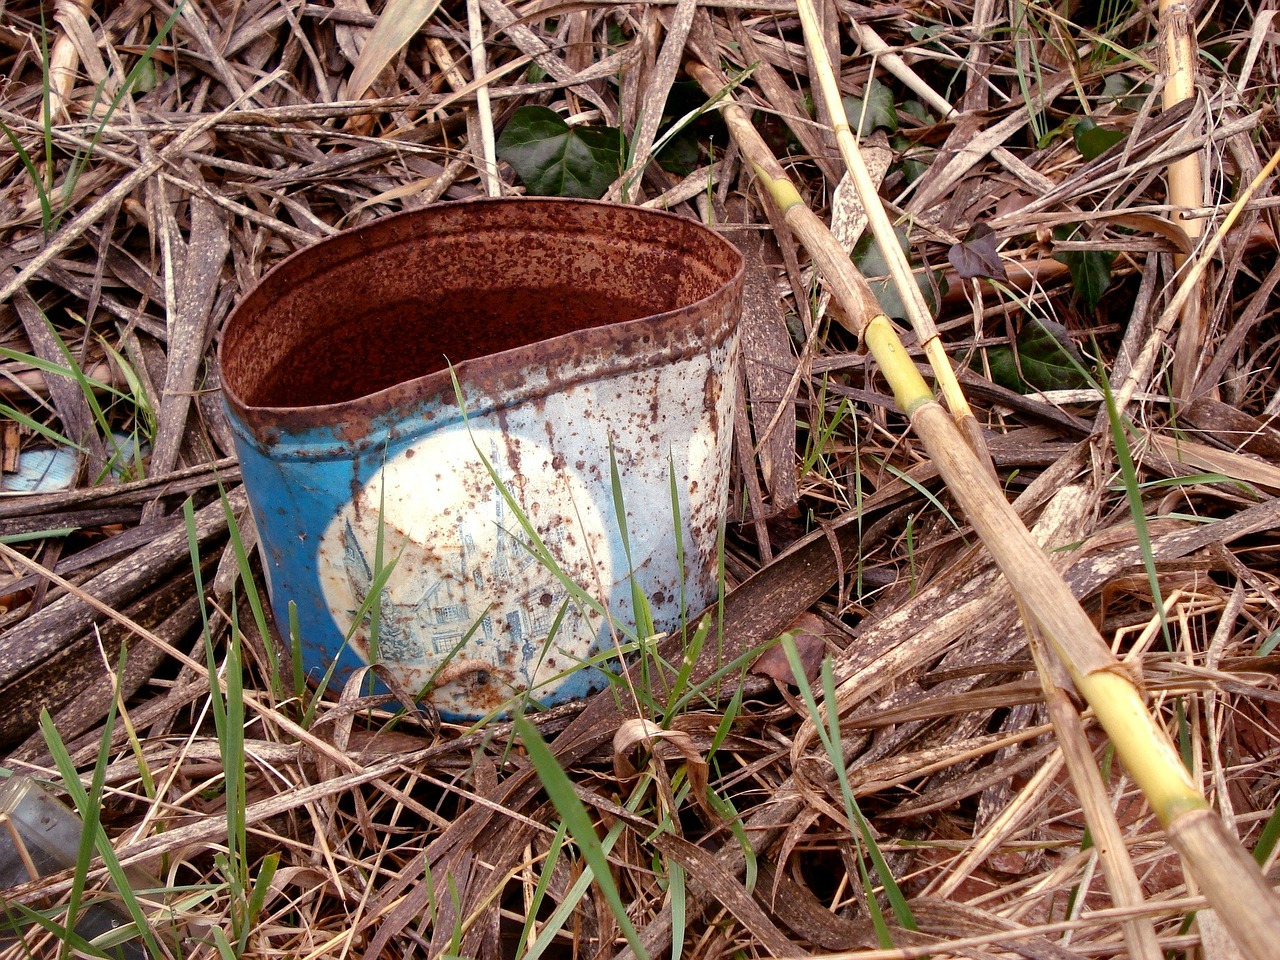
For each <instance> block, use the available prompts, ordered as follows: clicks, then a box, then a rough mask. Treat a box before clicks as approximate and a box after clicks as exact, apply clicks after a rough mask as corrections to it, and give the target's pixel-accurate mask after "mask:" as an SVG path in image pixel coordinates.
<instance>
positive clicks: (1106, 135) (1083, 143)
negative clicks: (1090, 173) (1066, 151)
mask: <svg viewBox="0 0 1280 960" xmlns="http://www.w3.org/2000/svg"><path fill="white" fill-rule="evenodd" d="M1071 136H1072V137H1073V138H1074V139H1075V141H1076V149H1077V150H1079V151H1080V154H1081V156H1083V157H1084V158H1085V159H1086V160H1096V159H1097V158H1098V157H1100V156H1102V154H1104V153H1106V151H1107V150H1109V149H1110V148H1111V147H1114V146H1115V145H1116V144H1117V143H1119V142H1120V141H1121V140H1123V139H1124V134H1123V133H1121V132H1120V131H1119V130H1108V129H1107V128H1106V127H1100V126H1098V125H1097V124H1096V123H1094V122H1093V120H1092V119H1090V118H1089V117H1085V118H1084V119H1083V120H1080V121H1079V122H1078V123H1077V124H1076V126H1075V129H1074V130H1072V131H1071Z"/></svg>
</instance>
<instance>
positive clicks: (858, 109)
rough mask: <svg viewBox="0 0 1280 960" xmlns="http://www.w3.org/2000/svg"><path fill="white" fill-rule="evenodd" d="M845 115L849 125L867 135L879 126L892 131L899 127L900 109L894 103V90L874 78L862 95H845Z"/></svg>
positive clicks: (860, 133) (861, 134) (862, 134)
mask: <svg viewBox="0 0 1280 960" xmlns="http://www.w3.org/2000/svg"><path fill="white" fill-rule="evenodd" d="M842 102H843V103H844V112H845V115H846V116H848V118H849V126H850V127H852V128H853V129H854V130H856V131H857V133H858V136H860V137H865V136H867V135H868V134H870V133H871V132H872V131H873V130H875V129H876V128H877V127H883V128H884V129H885V130H888V131H889V132H890V133H893V132H894V131H895V130H897V129H898V111H897V110H895V109H894V105H893V91H892V90H890V89H889V88H888V87H886V86H885V85H884V84H883V83H881V82H880V81H879V80H874V79H873V80H872V81H871V82H870V83H869V84H867V87H866V89H865V90H863V92H862V96H860V97H845V98H844V99H843V101H842Z"/></svg>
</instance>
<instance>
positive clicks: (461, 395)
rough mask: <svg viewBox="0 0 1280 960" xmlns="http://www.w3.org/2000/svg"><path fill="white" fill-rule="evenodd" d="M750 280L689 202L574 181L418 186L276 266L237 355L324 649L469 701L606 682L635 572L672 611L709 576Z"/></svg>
mask: <svg viewBox="0 0 1280 960" xmlns="http://www.w3.org/2000/svg"><path fill="white" fill-rule="evenodd" d="M740 285H741V263H740V259H739V257H738V254H737V252H736V251H735V250H733V248H732V247H731V246H730V245H729V244H727V243H725V242H724V241H723V240H721V239H720V238H719V237H717V236H716V235H715V234H714V233H713V232H712V231H710V230H707V229H706V228H705V227H702V226H701V225H699V224H697V223H694V222H693V221H689V220H684V219H681V218H677V217H674V216H670V215H666V214H659V213H654V212H651V211H643V210H639V209H637V208H630V207H619V206H614V205H608V204H598V203H590V202H581V201H554V200H551V201H545V200H513V201H480V202H469V203H464V204H447V205H440V206H436V207H430V208H425V209H423V210H419V211H413V212H411V213H408V214H401V215H398V216H396V217H390V218H386V219H384V220H380V221H377V222H375V223H374V224H372V225H371V226H369V227H365V228H362V229H360V230H356V231H349V232H347V233H344V234H340V235H338V236H336V237H333V238H330V239H329V240H326V241H324V242H322V243H321V244H319V245H317V246H316V247H314V248H312V249H310V250H308V251H305V252H303V253H301V254H296V255H295V256H294V257H292V258H290V259H289V260H287V261H285V262H284V263H283V264H281V266H279V267H277V268H276V269H275V270H273V271H272V272H271V273H269V274H268V275H267V276H266V277H264V278H263V280H262V281H261V283H260V284H259V285H258V286H257V287H255V288H254V290H253V291H252V292H251V293H250V294H249V296H248V297H246V299H245V300H244V302H242V303H241V304H240V305H239V306H238V307H237V309H236V311H235V313H234V314H233V316H232V318H231V320H230V321H229V322H228V326H227V329H226V332H225V334H224V337H223V341H222V344H221V360H222V370H223V382H224V388H225V391H226V397H227V406H228V409H229V411H230V414H231V421H232V425H233V428H234V430H235V432H236V442H237V451H238V453H239V455H240V460H241V465H242V471H243V477H244V482H245V486H246V489H247V491H248V493H249V498H250V503H251V505H252V507H253V512H254V519H255V521H256V524H257V527H258V533H259V541H260V544H261V547H262V553H263V559H264V569H265V570H266V576H267V580H268V589H269V592H270V595H271V600H272V607H273V610H274V612H275V615H276V619H277V622H278V623H287V620H286V615H287V608H288V604H289V602H290V601H293V602H294V603H296V605H297V610H298V622H299V632H300V637H299V639H300V641H301V644H302V648H303V651H304V666H305V667H306V669H307V672H308V674H309V675H310V676H311V677H312V678H313V679H317V680H318V679H319V678H320V677H321V676H323V675H324V672H325V671H326V670H328V669H329V667H330V665H332V664H335V661H336V666H334V682H335V683H341V682H343V681H344V679H345V678H346V677H348V676H350V674H351V672H352V671H353V670H357V669H359V668H362V667H365V666H367V665H368V664H370V663H371V662H375V661H376V662H378V663H380V664H382V665H383V666H384V667H385V668H386V669H388V670H390V671H392V672H393V674H394V676H395V677H396V680H397V682H398V684H399V685H400V686H401V687H402V688H404V689H407V690H409V691H412V692H414V693H416V694H419V695H420V696H421V698H422V699H424V700H428V701H430V702H431V703H433V704H434V705H435V706H436V707H437V708H438V709H439V710H440V711H441V713H442V714H443V715H445V716H446V717H451V718H474V717H479V716H486V715H493V714H500V713H502V712H503V711H505V710H509V709H510V706H511V703H512V702H513V698H516V697H527V698H528V699H529V701H530V702H531V703H533V704H547V703H555V702H560V701H563V700H567V699H571V698H574V697H578V696H582V695H584V694H586V693H588V692H590V691H591V690H593V689H597V688H599V687H600V686H601V685H602V684H603V683H604V682H605V675H604V673H603V672H602V670H601V669H600V667H601V666H608V663H607V660H608V657H609V655H610V654H611V653H612V652H613V651H614V650H615V648H616V647H617V645H618V644H620V643H622V642H624V641H625V638H626V637H627V635H628V633H629V632H633V630H634V627H633V625H634V622H635V617H634V612H633V611H632V609H631V605H632V583H631V578H633V577H634V579H635V581H636V584H637V585H638V587H639V588H640V591H641V592H642V593H643V594H644V596H645V597H646V598H647V600H648V603H649V605H650V607H651V608H652V612H653V617H654V622H655V624H657V625H658V627H659V629H663V630H672V629H678V628H679V627H680V625H681V622H682V620H684V619H687V618H688V617H690V616H691V615H692V614H694V613H696V612H698V611H699V610H700V609H701V608H702V607H703V606H704V605H705V604H707V603H708V602H710V601H711V600H712V599H713V598H714V592H715V588H716V571H717V567H718V564H717V556H716V551H717V542H718V534H719V530H720V528H721V524H722V523H723V518H724V509H725V502H726V497H727V490H728V458H729V444H730V440H731V436H732V430H731V419H732V411H733V401H734V393H735V388H736V383H737V372H736V358H737V314H738V298H739V295H740ZM353 327H354V328H355V330H356V333H355V334H354V335H353V334H352V332H351V330H352V328H353ZM611 458H612V462H613V463H616V466H617V474H618V480H619V486H620V490H619V492H620V494H621V501H622V503H623V504H624V505H625V514H626V516H625V518H619V517H618V515H617V509H616V503H615V498H614V489H613V484H612V482H611ZM673 484H674V489H675V490H676V493H677V497H676V500H677V503H678V507H677V508H675V509H676V510H678V519H677V518H676V517H675V516H674V515H673V513H674V512H675V510H673V505H672V496H671V490H672V489H673ZM624 521H625V523H626V528H627V535H628V537H627V545H626V546H627V547H629V554H630V564H629V563H628V550H627V549H625V548H624V543H623V539H622V535H621V529H620V523H621V522H624ZM677 533H678V535H679V537H680V544H679V545H680V547H681V548H682V552H683V556H684V567H683V569H681V568H680V565H679V563H678V561H677V556H678V553H679V551H678V550H677V541H676V536H677ZM379 586H380V587H381V589H378V590H375V588H377V587H379ZM371 592H376V596H375V597H373V598H372V599H371V598H370V594H371ZM375 625H376V635H375ZM644 639H649V638H644ZM593 664H594V665H593ZM615 668H616V665H615Z"/></svg>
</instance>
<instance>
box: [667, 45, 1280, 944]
mask: <svg viewBox="0 0 1280 960" xmlns="http://www.w3.org/2000/svg"><path fill="white" fill-rule="evenodd" d="M688 72H689V75H690V76H691V77H693V79H694V80H696V81H697V82H698V83H699V84H700V85H701V86H702V88H703V89H704V90H705V91H706V92H707V93H708V94H709V95H711V96H713V97H717V96H719V95H720V94H721V93H722V91H723V89H724V88H725V86H726V84H725V82H724V78H723V77H720V76H718V75H717V73H716V72H714V71H712V70H711V69H709V68H708V67H706V66H705V65H704V64H700V63H691V64H689V66H688ZM720 110H721V113H722V115H723V116H724V119H725V123H726V126H727V127H728V129H729V133H730V135H731V136H732V137H733V138H734V141H735V142H736V143H737V144H738V147H739V149H740V150H741V152H742V155H743V157H744V158H745V159H746V160H747V162H748V163H749V164H750V166H751V169H752V170H753V171H754V172H755V174H756V177H757V179H758V180H759V182H760V184H761V186H762V187H764V189H765V190H766V191H767V192H768V194H769V196H770V198H771V199H772V201H773V202H774V203H775V204H776V206H777V207H778V209H779V210H780V211H782V215H783V217H784V218H785V220H786V222H787V223H788V225H790V226H791V228H792V229H793V230H794V231H795V234H796V236H797V237H798V238H799V239H800V240H801V242H802V243H803V244H804V245H805V247H806V249H807V250H808V251H809V254H810V256H811V257H812V258H813V260H814V263H815V264H816V265H817V267H818V269H819V270H820V271H821V272H822V274H823V277H824V279H825V280H826V282H827V286H828V288H829V289H830V291H831V295H832V297H833V298H834V299H835V300H836V302H837V304H838V305H839V306H840V308H841V309H842V310H843V311H844V312H845V314H846V316H847V317H848V319H849V322H850V324H851V325H852V327H853V329H854V330H855V331H856V332H858V333H859V334H860V335H861V336H862V338H863V341H864V343H865V344H866V346H867V348H868V349H869V350H870V351H871V354H872V356H874V357H875V360H876V362H877V364H878V365H879V367H880V372H881V374H882V375H883V376H884V378H885V379H886V380H887V381H888V382H889V384H890V386H891V387H892V389H893V393H894V398H895V400H896V401H897V403H898V405H899V406H900V407H901V408H902V410H903V411H904V412H905V413H907V415H908V416H909V417H910V419H911V425H912V429H913V430H914V431H915V433H916V435H917V436H918V437H919V438H920V440H921V442H922V444H923V445H924V447H925V450H926V451H927V452H928V454H929V456H930V458H931V460H932V461H933V463H934V466H935V467H936V468H937V470H938V473H939V475H940V476H941V477H942V479H943V481H944V482H945V483H946V485H947V489H948V490H949V491H950V493H951V495H952V496H953V497H954V498H955V500H956V501H957V502H958V503H959V504H960V505H961V507H962V508H963V509H964V511H965V514H966V516H967V517H968V519H969V521H970V523H972V524H973V527H974V529H975V530H976V531H977V532H978V534H979V536H980V537H981V538H982V541H983V543H984V545H985V546H986V548H987V550H988V551H989V552H990V554H991V557H992V559H993V560H994V561H995V563H996V565H997V566H998V567H999V568H1000V570H1001V572H1002V573H1003V574H1004V576H1005V579H1006V580H1007V581H1008V582H1009V584H1010V587H1011V588H1012V590H1013V593H1014V595H1015V596H1017V597H1018V601H1019V606H1020V608H1021V609H1022V610H1023V611H1024V615H1025V616H1026V617H1027V618H1028V620H1029V623H1030V625H1031V626H1032V628H1033V629H1035V630H1037V631H1038V632H1039V633H1040V635H1042V636H1043V637H1044V638H1045V639H1046V640H1047V641H1048V643H1049V644H1050V646H1051V647H1052V648H1053V650H1054V652H1055V653H1056V654H1057V656H1058V657H1059V658H1060V659H1061V660H1062V662H1063V664H1064V665H1065V666H1066V668H1067V670H1068V672H1069V673H1070V675H1071V679H1072V681H1073V682H1074V683H1075V685H1076V689H1077V690H1078V691H1079V692H1080V693H1081V694H1082V695H1083V696H1084V697H1085V699H1086V700H1087V701H1088V702H1089V705H1090V706H1091V707H1092V708H1093V710H1094V713H1095V715H1096V716H1097V717H1098V720H1099V722H1100V723H1101V724H1102V726H1103V728H1104V729H1105V730H1106V732H1107V734H1108V736H1109V737H1110V738H1111V740H1112V743H1113V744H1114V746H1115V749H1116V753H1117V755H1118V756H1119V757H1120V760H1121V762H1122V763H1123V764H1124V765H1125V768H1126V769H1127V770H1128V771H1129V773H1130V775H1131V776H1132V777H1133V779H1134V781H1135V782H1136V783H1137V784H1138V786H1139V787H1140V788H1141V789H1142V791H1143V793H1144V795H1145V796H1146V797H1147V800H1148V802H1149V803H1150V804H1151V807H1152V810H1153V811H1154V812H1155V814H1156V816H1157V817H1158V818H1159V820H1160V823H1161V824H1162V825H1163V826H1164V827H1165V829H1166V831H1167V832H1168V834H1169V838H1170V841H1171V842H1172V843H1173V845H1174V846H1175V849H1177V850H1178V852H1179V854H1180V855H1181V856H1182V858H1183V862H1184V864H1185V865H1186V867H1187V869H1188V870H1189V871H1190V872H1191V874H1192V875H1193V876H1194V877H1195V878H1196V879H1197V880H1198V881H1199V883H1200V885H1201V887H1202V889H1203V890H1204V892H1205V896H1206V898H1207V899H1208V900H1209V902H1210V903H1211V904H1212V905H1213V906H1214V907H1215V908H1216V909H1218V911H1219V913H1220V914H1221V916H1222V918H1223V920H1224V921H1225V922H1226V924H1227V927H1228V929H1229V930H1231V931H1232V934H1233V936H1235V937H1236V940H1237V943H1238V945H1239V946H1240V947H1241V949H1242V950H1243V951H1244V954H1245V956H1247V957H1248V958H1250V960H1268V958H1270V957H1273V956H1274V951H1273V950H1272V949H1271V948H1272V946H1273V945H1274V944H1275V943H1276V942H1278V941H1280V899H1277V897H1276V896H1275V894H1274V893H1273V892H1272V891H1271V890H1270V888H1269V887H1268V886H1267V883H1266V880H1265V879H1264V878H1263V876H1262V873H1261V871H1260V870H1259V868H1258V866H1257V864H1256V863H1254V862H1253V860H1252V858H1250V857H1249V856H1248V855H1247V854H1245V853H1244V851H1243V850H1241V849H1240V847H1239V845H1238V844H1237V843H1236V842H1235V841H1234V840H1233V839H1232V838H1231V837H1230V835H1229V833H1227V831H1226V829H1225V827H1224V826H1223V825H1222V822H1221V820H1220V819H1218V818H1217V815H1216V814H1214V813H1213V811H1212V810H1211V809H1210V807H1209V804H1208V801H1207V800H1205V798H1204V796H1203V795H1202V794H1201V793H1200V790H1199V788H1198V787H1197V786H1196V784H1195V783H1194V782H1193V781H1192V779H1191V777H1190V775H1189V774H1188V773H1187V771H1186V769H1185V768H1184V767H1183V766H1182V762H1181V759H1180V758H1179V756H1178V753H1177V751H1176V750H1175V749H1174V748H1173V745H1172V744H1171V743H1170V741H1169V738H1168V736H1167V735H1166V733H1165V731H1164V729H1163V728H1162V727H1161V726H1160V725H1159V723H1158V722H1157V721H1156V720H1155V718H1154V717H1152V715H1151V714H1150V713H1149V712H1148V711H1147V709H1146V705H1145V703H1144V701H1143V698H1142V695H1141V693H1140V692H1139V689H1138V687H1137V685H1136V683H1135V681H1134V679H1133V678H1132V677H1130V676H1129V675H1128V673H1127V671H1126V668H1125V666H1124V665H1123V664H1122V663H1121V662H1120V661H1119V660H1118V659H1117V658H1116V657H1115V655H1114V654H1113V653H1112V652H1111V649H1110V648H1109V647H1108V646H1107V644H1106V643H1105V642H1104V641H1103V639H1102V636H1101V634H1099V632H1098V630H1097V628H1096V627H1095V626H1094V624H1093V621H1092V620H1091V619H1090V618H1089V616H1088V615H1087V614H1086V613H1085V612H1084V610H1083V609H1082V608H1081V606H1080V604H1079V603H1078V602H1077V600H1076V599H1075V597H1074V595H1073V594H1072V593H1071V590H1070V588H1069V587H1068V586H1067V584H1066V581H1065V580H1063V578H1062V575H1061V574H1060V573H1059V572H1058V571H1057V569H1055V568H1054V566H1053V565H1052V564H1051V563H1050V562H1049V559H1048V557H1047V556H1046V554H1045V553H1044V551H1043V550H1042V549H1041V548H1040V546H1039V544H1037V543H1036V541H1035V540H1034V539H1033V538H1032V536H1031V534H1030V532H1028V530H1027V528H1026V527H1025V526H1024V525H1023V523H1022V521H1021V519H1020V518H1019V517H1018V515H1017V514H1016V513H1015V512H1014V510H1013V508H1012V507H1011V506H1010V505H1009V502H1008V501H1007V500H1005V498H1004V495H1003V493H1002V492H1001V490H1000V488H999V487H998V486H997V485H996V484H995V483H994V482H993V480H992V479H991V477H990V475H989V474H988V473H987V472H986V470H985V468H984V467H983V466H982V464H981V463H980V461H979V460H978V458H977V456H976V455H975V453H974V451H973V450H972V448H971V447H970V446H969V445H968V443H967V442H966V441H965V440H964V439H963V438H962V436H961V434H960V432H959V429H958V428H957V426H956V424H955V422H954V421H953V420H952V418H951V416H950V415H949V414H948V413H947V412H946V411H945V410H944V409H943V408H942V406H941V405H940V404H939V403H938V402H937V400H936V399H935V398H934V396H933V394H932V392H931V391H930V389H929V387H928V385H927V384H926V383H925V382H924V379H923V378H922V377H921V376H920V374H919V373H918V372H917V371H916V368H915V364H914V363H912V362H911V359H910V357H909V356H908V354H907V352H906V349H905V348H904V347H903V345H902V341H901V340H900V339H899V337H898V335H897V331H896V330H895V329H894V327H893V325H892V323H890V321H889V318H888V317H887V316H885V314H884V312H883V311H882V310H880V308H879V305H878V304H877V303H876V300H875V297H874V296H873V295H872V294H871V291H870V288H868V287H867V284H866V281H865V280H864V279H863V278H862V276H861V275H860V274H859V273H858V271H857V270H856V268H855V267H854V266H853V263H852V261H851V260H850V259H849V257H848V256H846V255H845V253H844V251H843V249H842V248H841V247H840V245H839V243H838V242H837V241H836V239H835V237H833V236H832V235H831V232H830V230H828V229H827V227H826V225H825V224H824V223H822V221H821V220H820V219H819V218H818V217H817V216H816V215H815V214H814V213H813V212H812V211H810V210H809V209H808V208H807V207H806V206H805V205H804V203H803V201H802V200H801V199H800V194H799V192H798V191H797V190H796V188H795V186H794V185H793V184H792V183H791V181H790V180H789V179H788V178H787V176H786V173H785V171H783V169H782V167H781V165H780V164H779V163H778V161H777V158H775V157H774V156H773V154H772V153H771V152H770V150H769V148H768V147H767V146H766V145H765V143H764V141H763V140H762V139H761V138H760V135H759V134H758V133H757V132H756V130H755V128H754V127H753V126H752V125H751V122H750V119H749V118H748V116H747V114H746V111H744V110H743V109H742V107H741V106H739V105H738V104H737V102H736V101H735V100H733V99H732V98H726V99H724V100H722V101H721V103H720ZM1215 822H1216V824H1217V826H1216V827H1215V825H1214V824H1215Z"/></svg>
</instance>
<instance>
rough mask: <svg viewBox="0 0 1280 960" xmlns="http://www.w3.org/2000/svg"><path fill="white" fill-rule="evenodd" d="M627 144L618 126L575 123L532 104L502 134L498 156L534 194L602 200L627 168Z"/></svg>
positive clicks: (516, 115)
mask: <svg viewBox="0 0 1280 960" xmlns="http://www.w3.org/2000/svg"><path fill="white" fill-rule="evenodd" d="M622 147H623V142H622V134H621V133H620V132H619V131H618V130H617V129H616V128H615V127H588V126H577V127H570V126H569V125H568V124H567V123H565V122H564V120H563V118H561V116H560V115H559V114H558V113H556V112H555V111H554V110H551V109H549V108H548V107H538V106H526V107H521V108H520V109H518V110H517V111H516V112H515V113H514V114H512V116H511V121H510V122H509V123H508V124H507V126H506V128H505V129H504V130H503V131H502V136H501V137H499V138H498V157H499V158H500V159H502V160H505V161H506V162H507V163H509V164H511V166H512V167H513V168H514V169H515V171H516V173H517V174H518V175H519V177H520V179H521V181H523V183H524V185H525V187H526V188H528V191H529V193H530V194H532V195H534V196H540V197H578V198H581V199H589V200H598V199H599V198H600V197H602V196H604V192H605V191H606V190H608V189H609V185H610V184H612V183H613V181H614V180H616V179H617V178H618V175H619V174H620V173H621V172H622Z"/></svg>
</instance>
